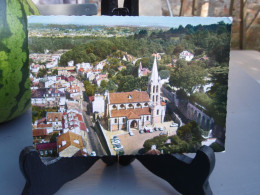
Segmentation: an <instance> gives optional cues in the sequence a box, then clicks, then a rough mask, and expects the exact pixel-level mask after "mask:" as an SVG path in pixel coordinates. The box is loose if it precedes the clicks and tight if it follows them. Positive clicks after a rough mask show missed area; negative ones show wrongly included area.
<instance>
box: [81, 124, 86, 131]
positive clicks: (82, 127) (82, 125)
mask: <svg viewBox="0 0 260 195" xmlns="http://www.w3.org/2000/svg"><path fill="white" fill-rule="evenodd" d="M80 130H82V131H86V130H87V129H86V125H85V123H80Z"/></svg>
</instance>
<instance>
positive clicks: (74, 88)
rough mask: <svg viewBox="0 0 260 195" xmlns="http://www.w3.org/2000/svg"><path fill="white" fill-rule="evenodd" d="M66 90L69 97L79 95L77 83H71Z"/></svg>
mask: <svg viewBox="0 0 260 195" xmlns="http://www.w3.org/2000/svg"><path fill="white" fill-rule="evenodd" d="M66 92H67V93H68V94H69V96H70V98H74V97H76V96H81V95H82V94H81V90H80V87H79V86H77V85H72V86H70V87H68V88H67V89H66Z"/></svg>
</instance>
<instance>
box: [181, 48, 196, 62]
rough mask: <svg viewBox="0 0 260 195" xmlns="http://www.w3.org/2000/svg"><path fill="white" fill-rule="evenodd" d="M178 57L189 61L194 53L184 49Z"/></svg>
mask: <svg viewBox="0 0 260 195" xmlns="http://www.w3.org/2000/svg"><path fill="white" fill-rule="evenodd" d="M179 57H180V58H182V59H184V60H186V61H188V62H189V61H191V60H192V59H193V58H194V55H193V54H192V53H190V52H189V51H186V50H185V51H183V52H181V53H180V56H179Z"/></svg>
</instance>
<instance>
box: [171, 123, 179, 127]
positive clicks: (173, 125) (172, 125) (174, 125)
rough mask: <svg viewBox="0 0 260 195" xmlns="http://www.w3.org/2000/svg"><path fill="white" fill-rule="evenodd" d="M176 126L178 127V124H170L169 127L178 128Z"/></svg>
mask: <svg viewBox="0 0 260 195" xmlns="http://www.w3.org/2000/svg"><path fill="white" fill-rule="evenodd" d="M178 126H179V124H178V123H172V124H171V125H170V127H178Z"/></svg>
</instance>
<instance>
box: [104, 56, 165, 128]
mask: <svg viewBox="0 0 260 195" xmlns="http://www.w3.org/2000/svg"><path fill="white" fill-rule="evenodd" d="M160 93H161V87H160V77H159V75H158V68H157V61H156V58H154V63H153V68H152V73H151V77H150V79H149V82H148V88H147V91H137V90H134V91H131V92H118V93H109V94H108V96H107V115H108V118H109V120H108V123H109V124H108V125H109V130H110V131H116V130H121V129H123V130H127V131H130V129H131V128H134V129H138V130H140V128H141V127H143V126H145V125H154V124H156V123H162V122H164V117H165V111H166V106H165V104H162V103H161V95H160Z"/></svg>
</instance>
